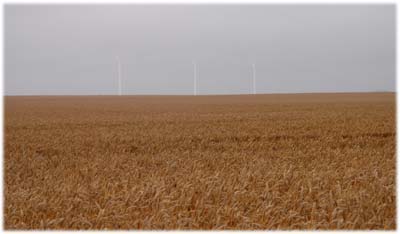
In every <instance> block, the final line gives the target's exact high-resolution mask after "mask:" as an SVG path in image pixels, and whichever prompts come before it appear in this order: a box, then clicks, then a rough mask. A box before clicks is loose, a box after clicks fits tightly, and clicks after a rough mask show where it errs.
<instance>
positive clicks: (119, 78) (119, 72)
mask: <svg viewBox="0 0 400 234" xmlns="http://www.w3.org/2000/svg"><path fill="white" fill-rule="evenodd" d="M116 59H117V69H118V95H119V96H121V95H122V79H121V61H120V59H119V57H118V56H117V57H116Z"/></svg>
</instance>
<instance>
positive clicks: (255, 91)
mask: <svg viewBox="0 0 400 234" xmlns="http://www.w3.org/2000/svg"><path fill="white" fill-rule="evenodd" d="M252 69H253V94H257V86H256V85H257V83H256V65H255V64H254V63H253V64H252Z"/></svg>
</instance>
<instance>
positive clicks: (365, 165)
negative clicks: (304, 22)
mask: <svg viewBox="0 0 400 234" xmlns="http://www.w3.org/2000/svg"><path fill="white" fill-rule="evenodd" d="M4 103H5V120H4V126H5V143H4V144H5V149H4V177H5V180H4V198H5V200H4V227H5V229H156V230H159V229H241V230H253V229H273V230H275V229H280V230H287V229H392V230H393V229H395V228H396V222H395V212H396V193H395V177H396V169H395V162H396V156H395V94H394V93H364V94H354V93H353V94H352V93H347V94H292V95H289V94H287V95H283V94H282V95H278V94H276V95H235V96H196V97H194V96H122V97H118V96H86V97H85V96H79V97H78V96H70V97H67V96H64V97H62V96H58V97H57V96H46V97H45V96H42V97H5V98H4Z"/></svg>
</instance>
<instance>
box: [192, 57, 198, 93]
mask: <svg viewBox="0 0 400 234" xmlns="http://www.w3.org/2000/svg"><path fill="white" fill-rule="evenodd" d="M193 95H194V96H196V95H197V64H196V61H193Z"/></svg>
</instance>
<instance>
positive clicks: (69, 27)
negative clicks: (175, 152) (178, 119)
mask: <svg viewBox="0 0 400 234" xmlns="http://www.w3.org/2000/svg"><path fill="white" fill-rule="evenodd" d="M395 14H396V12H395V6H394V5H43V4H42V5H6V6H5V39H4V40H5V47H4V49H5V66H4V67H5V82H4V84H5V86H4V87H5V94H6V95H50V94H59V95H66V94H71V95H75V94H79V95H81V94H117V92H118V80H117V65H116V60H115V56H117V55H118V56H119V57H120V58H121V62H122V79H123V93H124V94H192V93H193V67H192V61H193V60H196V61H197V65H198V92H199V94H239V93H240V94H241V93H251V89H252V70H251V64H252V63H255V64H256V69H257V92H258V93H292V92H349V91H394V90H395Z"/></svg>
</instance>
